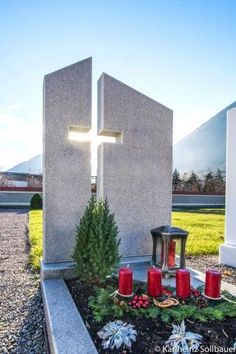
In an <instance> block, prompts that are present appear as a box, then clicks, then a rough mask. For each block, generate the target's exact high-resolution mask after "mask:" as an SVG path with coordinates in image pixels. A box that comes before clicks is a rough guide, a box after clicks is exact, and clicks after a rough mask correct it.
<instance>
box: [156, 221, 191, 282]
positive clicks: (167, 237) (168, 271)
mask: <svg viewBox="0 0 236 354" xmlns="http://www.w3.org/2000/svg"><path fill="white" fill-rule="evenodd" d="M151 234H152V241H153V251H152V264H153V265H155V266H158V267H161V269H162V273H163V276H164V277H165V278H169V277H170V276H175V273H176V270H177V269H184V268H185V247H186V242H187V237H188V231H186V230H183V229H180V228H178V227H174V226H170V225H164V226H160V227H156V228H154V229H152V230H151ZM175 240H176V241H178V240H180V256H179V265H177V264H175V266H173V267H170V266H169V245H170V242H171V241H175ZM162 250H163V260H162V257H161V255H162Z"/></svg>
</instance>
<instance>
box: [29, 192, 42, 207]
mask: <svg viewBox="0 0 236 354" xmlns="http://www.w3.org/2000/svg"><path fill="white" fill-rule="evenodd" d="M42 207H43V200H42V198H41V196H40V194H38V193H36V194H34V195H33V197H32V198H31V201H30V208H31V209H32V210H37V209H42Z"/></svg>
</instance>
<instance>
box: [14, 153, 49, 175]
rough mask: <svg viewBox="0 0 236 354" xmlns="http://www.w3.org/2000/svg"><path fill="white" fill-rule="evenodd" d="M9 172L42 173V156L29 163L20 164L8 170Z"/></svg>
mask: <svg viewBox="0 0 236 354" xmlns="http://www.w3.org/2000/svg"><path fill="white" fill-rule="evenodd" d="M8 171H9V172H21V173H32V174H41V173H42V155H36V156H34V157H32V158H31V159H30V160H28V161H24V162H21V163H19V164H18V165H16V166H14V167H12V168H11V169H9V170H8Z"/></svg>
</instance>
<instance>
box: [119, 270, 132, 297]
mask: <svg viewBox="0 0 236 354" xmlns="http://www.w3.org/2000/svg"><path fill="white" fill-rule="evenodd" d="M132 293H133V271H132V269H130V268H128V267H127V268H121V269H120V270H119V294H120V295H123V296H131V295H132Z"/></svg>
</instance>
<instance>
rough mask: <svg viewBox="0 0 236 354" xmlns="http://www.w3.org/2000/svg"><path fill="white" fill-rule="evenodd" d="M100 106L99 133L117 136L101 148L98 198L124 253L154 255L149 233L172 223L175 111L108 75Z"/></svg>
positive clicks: (101, 84) (102, 86)
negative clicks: (107, 207) (107, 210)
mask: <svg viewBox="0 0 236 354" xmlns="http://www.w3.org/2000/svg"><path fill="white" fill-rule="evenodd" d="M98 104H99V106H98V107H99V110H98V133H99V134H105V133H109V132H113V133H114V135H116V136H117V144H102V145H101V146H100V148H99V152H98V176H97V190H98V195H99V196H100V195H101V196H104V197H107V199H108V201H109V205H110V208H111V211H112V212H114V213H115V216H116V220H117V223H118V227H119V231H120V237H121V247H120V251H121V254H122V255H123V256H126V257H128V256H144V255H150V254H151V253H152V241H151V234H150V229H152V228H153V227H156V226H160V225H166V224H170V222H171V214H170V211H171V202H172V200H171V198H172V181H171V173H172V111H171V110H170V109H168V108H166V107H164V106H163V105H161V104H159V103H158V102H156V101H154V100H152V99H150V98H149V97H147V96H145V95H143V94H141V93H140V92H138V91H136V90H134V89H132V88H131V87H129V86H127V85H125V84H123V83H122V82H120V81H118V80H116V79H114V78H112V77H111V76H108V75H106V74H103V75H102V76H101V78H100V80H99V82H98Z"/></svg>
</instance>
